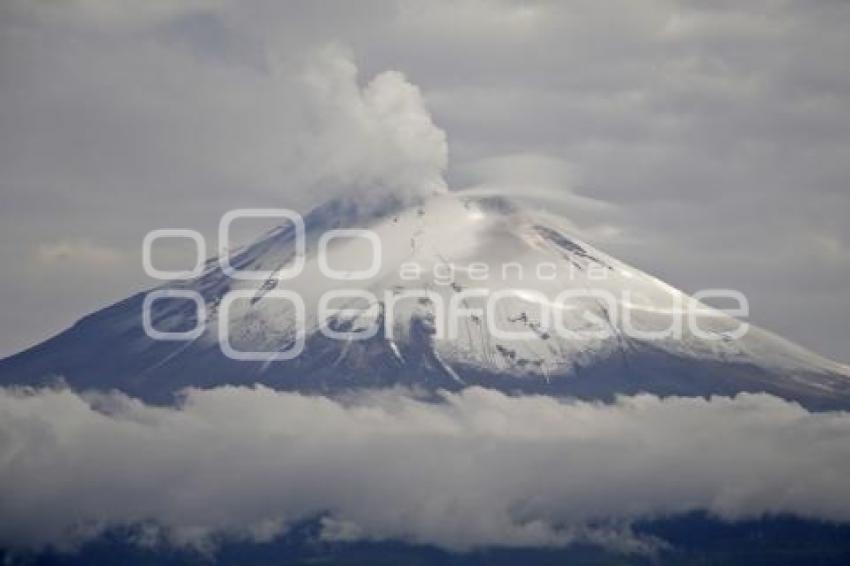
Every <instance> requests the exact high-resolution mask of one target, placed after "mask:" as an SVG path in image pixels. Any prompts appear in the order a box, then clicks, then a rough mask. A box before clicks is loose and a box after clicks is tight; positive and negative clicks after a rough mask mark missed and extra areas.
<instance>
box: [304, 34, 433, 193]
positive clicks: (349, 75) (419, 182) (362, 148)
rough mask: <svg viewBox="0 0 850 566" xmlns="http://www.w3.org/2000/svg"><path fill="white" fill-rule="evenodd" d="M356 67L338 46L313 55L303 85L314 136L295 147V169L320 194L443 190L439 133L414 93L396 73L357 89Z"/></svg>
mask: <svg viewBox="0 0 850 566" xmlns="http://www.w3.org/2000/svg"><path fill="white" fill-rule="evenodd" d="M357 74H358V73H357V67H356V65H355V64H354V61H353V59H352V57H351V55H350V54H348V53H347V52H346V51H345V50H343V49H341V48H339V47H328V48H325V49H323V50H320V51H319V52H318V54H317V55H316V56H315V57H313V58H312V60H311V62H310V64H309V65H308V67H307V70H306V71H305V72H304V73H303V76H302V80H303V83H304V84H305V85H306V88H307V94H308V96H309V97H310V104H309V105H308V112H310V118H311V124H310V127H309V128H308V129H309V130H313V131H314V132H315V133H314V134H312V135H306V136H305V137H304V139H303V141H302V147H303V156H302V157H303V159H305V160H306V162H303V163H301V167H302V168H303V169H305V170H307V171H310V172H315V174H316V175H317V176H318V180H319V184H320V185H323V186H324V187H325V188H326V189H327V190H330V191H339V190H340V189H341V188H343V189H345V190H346V191H348V192H351V191H352V190H353V191H357V192H358V193H359V194H360V195H367V196H372V197H375V196H378V197H384V196H386V195H387V194H392V195H394V196H397V197H400V198H402V199H404V200H409V199H411V198H418V197H426V196H428V195H430V194H431V193H433V192H435V191H445V190H446V183H445V181H444V179H443V174H444V173H445V170H446V167H447V164H448V145H447V143H446V135H445V132H443V130H441V129H440V128H438V127H437V126H436V125H435V124H434V122H433V121H432V119H431V115H430V113H429V112H428V110H427V108H426V107H425V101H424V99H423V97H422V94H421V92H420V91H419V88H418V87H416V86H415V85H413V84H411V83H410V82H408V80H407V79H406V78H405V76H404V75H403V74H402V73H400V72H398V71H386V72H383V73H380V74H379V75H377V76H376V77H374V78H373V79H372V80H371V81H369V82H368V84H366V86H365V87H363V88H361V87H360V86H359V85H358V82H357V78H358V77H357Z"/></svg>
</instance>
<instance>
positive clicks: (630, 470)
mask: <svg viewBox="0 0 850 566" xmlns="http://www.w3.org/2000/svg"><path fill="white" fill-rule="evenodd" d="M848 477H850V414H847V413H818V414H816V413H809V412H807V411H806V410H804V409H802V408H801V407H799V406H797V405H795V404H791V403H787V402H784V401H781V400H779V399H776V398H773V397H770V396H766V395H741V396H739V397H736V398H734V399H729V398H714V399H712V400H710V401H706V400H703V399H685V398H672V399H666V400H662V399H658V398H656V397H653V396H638V397H632V398H623V399H621V400H620V401H619V402H618V403H617V404H615V405H602V404H592V403H584V402H564V401H558V400H556V399H553V398H547V397H509V396H505V395H503V394H501V393H498V392H495V391H490V390H485V389H480V388H471V389H467V390H465V391H463V392H461V393H457V394H449V393H447V394H445V395H444V400H443V402H440V403H429V402H425V401H422V400H418V399H416V398H415V397H414V396H411V394H410V393H409V392H405V391H398V390H392V391H382V392H368V393H363V394H359V395H358V396H357V397H356V398H353V399H349V400H346V401H345V402H339V401H334V400H330V399H328V398H323V397H310V396H302V395H299V394H293V393H284V392H276V391H272V390H270V389H266V388H263V387H256V388H253V389H251V388H236V387H222V388H217V389H213V390H206V391H201V390H189V391H188V392H187V393H186V397H185V400H184V402H183V403H182V404H181V405H180V406H179V407H176V408H175V407H155V406H147V405H144V404H142V403H140V402H138V401H136V400H132V399H129V398H126V397H124V396H121V395H119V394H112V395H98V396H79V395H77V394H75V393H73V392H71V391H67V390H40V391H31V390H30V391H25V390H13V389H3V390H2V391H0V545H3V546H13V547H39V546H41V545H45V544H56V545H65V546H67V545H73V544H74V543H75V542H79V541H80V540H82V539H85V538H86V537H90V536H94V535H96V534H97V533H98V532H99V531H100V530H101V529H103V528H105V527H109V526H117V525H126V524H132V523H135V522H147V523H150V522H155V523H157V524H158V525H160V526H161V527H162V528H163V530H162V533H163V534H165V536H167V537H169V538H170V539H171V540H172V541H174V542H177V543H184V544H203V543H204V542H205V541H206V540H208V539H207V536H208V535H210V534H213V533H218V534H228V535H231V536H247V537H249V538H250V537H253V538H258V539H266V538H268V537H270V536H274V535H275V534H277V533H280V532H281V531H282V530H284V529H285V528H286V525H287V524H291V523H292V522H294V521H298V520H302V519H308V518H315V517H316V516H317V515H319V514H326V515H325V517H326V519H325V521H324V527H325V532H324V536H325V537H331V538H333V537H336V538H347V539H367V538H368V539H402V540H408V541H416V542H422V543H433V544H437V545H440V546H443V547H446V548H451V549H461V550H462V549H467V548H471V547H475V546H478V545H532V546H534V545H558V544H567V543H569V542H570V540H573V539H574V537H575V536H576V535H577V534H579V533H582V532H585V533H586V532H587V531H586V530H583V529H584V528H585V527H586V525H588V524H589V523H591V522H598V521H603V522H607V523H606V524H609V525H623V524H627V523H628V521H629V520H630V519H634V518H638V517H655V516H660V515H666V514H675V513H682V512H687V511H690V510H696V509H703V510H708V511H709V512H712V513H714V514H716V515H718V516H720V517H722V518H725V519H730V520H734V519H739V518H746V517H756V516H759V515H762V514H765V513H794V514H797V515H800V516H803V517H810V518H820V519H827V520H837V521H847V520H850V483H848V481H847V478H848Z"/></svg>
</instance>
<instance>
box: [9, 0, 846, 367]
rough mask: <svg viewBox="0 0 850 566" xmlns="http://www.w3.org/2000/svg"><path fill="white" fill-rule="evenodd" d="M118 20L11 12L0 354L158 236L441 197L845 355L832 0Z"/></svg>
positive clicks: (122, 11)
mask: <svg viewBox="0 0 850 566" xmlns="http://www.w3.org/2000/svg"><path fill="white" fill-rule="evenodd" d="M116 6H117V4H115V5H112V4H110V3H108V2H100V1H97V0H78V1H73V2H63V3H50V2H45V3H38V2H26V1H22V0H13V1H11V2H4V3H3V4H2V7H0V131H2V134H0V171H2V172H3V173H2V176H0V196H2V206H0V230H2V234H0V235H1V236H2V238H0V264H1V265H3V266H4V267H3V285H2V287H0V302H2V304H3V307H4V308H3V315H2V317H3V318H2V324H0V329H2V330H0V352H3V353H12V352H14V351H16V350H17V349H20V348H22V347H24V346H27V345H30V344H32V343H35V342H37V341H39V340H41V339H43V338H45V337H47V335H48V334H50V333H52V332H55V331H58V330H61V329H63V328H65V327H67V326H68V325H70V324H71V323H72V322H73V321H74V320H75V319H77V318H78V317H80V316H81V315H83V314H85V313H87V312H90V311H92V310H95V309H97V308H99V307H102V306H104V305H106V304H108V303H109V302H111V301H114V300H117V299H120V298H123V297H125V296H126V295H128V294H129V293H130V292H131V291H134V290H136V289H138V288H140V287H144V286H146V285H147V284H148V282H147V281H146V280H145V278H144V276H143V274H142V270H141V262H140V253H139V250H140V245H141V241H142V238H143V236H144V234H145V233H146V232H147V231H148V230H150V229H153V228H160V227H186V228H194V229H198V230H200V231H202V232H203V233H205V234H207V235H212V234H213V232H214V229H215V226H216V223H217V221H218V218H219V216H220V215H221V213H222V212H223V211H225V210H227V209H229V208H233V207H253V206H287V207H290V208H296V209H299V210H304V209H306V208H308V207H310V206H312V205H315V204H317V203H318V202H320V201H321V200H324V199H326V198H328V197H330V196H331V195H333V194H339V193H344V192H350V191H351V190H361V191H362V190H364V189H368V188H370V187H382V188H384V189H385V188H387V187H393V188H396V189H398V190H399V191H402V192H404V193H409V192H411V191H413V192H416V191H419V190H423V189H422V188H423V187H428V189H425V190H430V188H431V187H438V186H440V185H441V184H442V183H443V181H445V183H446V184H447V185H448V186H449V187H450V188H453V189H457V188H464V187H469V186H481V185H484V186H486V187H491V188H492V187H497V188H499V189H508V190H511V191H514V192H516V193H518V194H523V193H526V194H527V193H530V192H534V193H535V194H538V193H540V192H545V193H546V194H547V195H550V194H551V195H553V196H548V197H547V198H548V199H549V204H548V206H550V207H554V206H559V207H560V209H561V210H562V211H563V212H564V213H565V214H566V215H568V216H569V217H570V218H571V219H572V221H573V222H574V223H575V224H577V225H578V226H580V227H581V228H582V229H583V230H584V232H585V233H584V235H585V236H587V237H588V238H589V239H591V240H592V241H593V243H595V244H596V245H598V246H599V247H601V248H602V249H605V250H606V251H609V252H611V253H613V254H614V255H616V256H618V257H620V258H621V259H623V260H625V261H627V262H630V263H632V264H634V265H636V266H637V267H640V268H642V269H644V270H646V271H648V272H650V273H652V274H654V275H657V276H659V277H661V278H662V279H665V280H667V281H668V282H670V283H671V284H673V285H675V286H678V287H681V288H684V289H685V290H696V289H700V288H706V287H718V286H720V287H731V288H738V289H740V290H742V291H744V292H745V293H746V294H747V295H748V296H749V298H750V304H751V306H752V309H753V311H754V312H753V315H754V317H753V318H754V320H755V322H757V323H761V324H763V325H764V326H766V327H767V328H770V329H772V330H775V331H777V332H779V333H780V334H783V335H785V336H787V337H789V338H791V339H793V340H796V341H799V342H801V343H803V344H804V345H807V346H809V347H812V348H814V349H815V350H817V351H819V352H822V353H825V354H827V355H830V356H832V357H833V358H836V359H839V360H841V361H844V362H847V361H850V359H848V357H847V353H846V346H847V337H848V336H850V295H848V293H847V292H846V291H847V281H848V280H850V252H848V249H850V246H848V244H850V223H848V222H847V215H848V212H850V189H848V185H847V183H848V172H850V166H849V165H848V164H850V72H848V71H850V68H848V65H850V64H848V58H847V53H850V34H847V31H846V30H847V26H848V23H850V4H848V3H846V2H837V1H836V2H833V1H828V0H825V1H820V2H805V3H803V2H790V1H778V0H777V1H764V2H763V1H758V0H757V1H754V2H747V3H739V2H711V3H703V2H667V1H655V2H639V3H638V2H630V1H625V0H624V1H622V2H616V1H615V2H606V3H599V2H595V1H590V0H588V1H573V2H562V3H561V2H559V3H548V2H540V3H533V2H532V3H529V2H523V3H514V2H483V1H482V2H478V1H464V2H457V3H420V2H404V1H393V2H389V1H387V2H385V1H365V2H358V3H356V4H355V3H344V2H340V3H325V2H321V3H314V2H287V3H280V2H272V1H262V0H259V1H257V0H250V1H248V2H239V3H230V2H188V3H180V4H179V7H178V5H177V4H172V3H139V4H136V5H125V6H122V7H121V8H117V7H116ZM399 73H403V75H402V74H399ZM414 85H416V86H414ZM446 140H447V141H446ZM538 196H539V195H538ZM557 197H568V198H564V199H563V200H558V198H557ZM51 250H52V251H53V252H57V251H59V252H61V253H46V252H50V251H51ZM107 251H108V253H106V252H107ZM75 253H77V254H79V256H80V257H79V261H44V259H45V257H47V256H49V257H51V258H59V257H61V258H66V259H67V258H71V257H72V256H73V254H75ZM107 258H110V259H109V260H108V261H104V260H106V259H107ZM86 259H88V261H86ZM94 260H97V261H94Z"/></svg>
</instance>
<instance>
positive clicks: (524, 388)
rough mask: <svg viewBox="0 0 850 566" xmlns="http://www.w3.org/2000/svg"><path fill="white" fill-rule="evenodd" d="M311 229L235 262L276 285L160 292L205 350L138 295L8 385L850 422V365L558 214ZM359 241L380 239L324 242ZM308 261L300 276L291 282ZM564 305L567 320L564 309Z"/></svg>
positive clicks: (380, 219)
mask: <svg viewBox="0 0 850 566" xmlns="http://www.w3.org/2000/svg"><path fill="white" fill-rule="evenodd" d="M303 223H304V230H303V236H304V237H303V238H302V239H301V244H303V248H304V249H303V254H301V250H300V247H301V246H300V245H299V241H298V240H299V235H300V232H299V231H298V230H297V229H296V225H295V224H294V223H293V222H289V221H287V222H285V223H283V224H282V225H281V226H279V227H278V228H276V229H274V230H272V231H271V232H268V233H267V234H265V235H264V236H262V237H261V238H260V239H258V240H257V241H256V242H254V243H253V244H251V245H248V246H245V247H243V248H241V249H237V250H234V251H232V252H228V254H227V260H228V261H227V262H226V265H227V264H229V265H230V266H232V267H233V268H235V269H238V270H240V271H241V272H247V271H251V272H254V274H255V275H257V274H263V273H265V275H261V276H260V277H259V278H252V279H242V278H238V277H235V276H234V274H233V273H231V272H230V271H229V270H228V269H226V268H225V267H223V266H222V264H221V262H219V260H218V259H217V258H213V259H210V260H208V261H206V263H205V264H204V267H203V271H202V272H201V273H200V275H199V276H197V277H195V278H193V279H189V280H180V281H171V282H168V283H165V284H164V285H162V286H161V287H159V288H158V289H155V290H177V291H181V292H191V293H196V294H197V295H195V296H198V297H200V298H202V303H203V309H201V311H200V320H199V319H198V311H197V309H196V306H197V305H195V304H193V303H192V301H187V300H185V299H180V298H178V297H172V298H161V299H159V300H157V301H155V302H153V303H151V304H150V305H149V307H150V322H151V325H152V326H153V327H155V328H156V330H157V331H158V332H166V333H168V332H184V331H187V330H191V329H193V328H195V329H197V330H198V331H197V332H194V333H193V335H192V336H191V338H188V339H184V340H160V339H154V338H151V337H150V336H149V335H148V333H146V332H145V329H144V327H143V317H142V312H143V308H144V307H145V297H146V295H147V293H139V294H136V295H134V296H131V297H129V298H127V299H125V300H123V301H121V302H119V303H117V304H114V305H112V306H110V307H107V308H104V309H102V310H100V311H98V312H95V313H93V314H91V315H89V316H86V317H85V318H83V319H81V320H80V321H78V322H77V323H76V324H74V325H73V326H72V327H71V328H69V329H68V330H66V331H64V332H62V333H60V334H58V335H57V336H55V337H53V338H51V339H49V340H47V341H45V342H43V343H41V344H39V345H37V346H35V347H33V348H30V349H28V350H26V351H24V352H21V353H19V354H16V355H13V356H11V357H9V358H6V359H5V360H2V361H0V383H2V384H5V385H10V384H22V385H44V384H49V383H53V382H55V381H56V380H63V381H64V382H66V383H67V384H68V385H70V386H71V387H73V388H74V389H77V390H89V389H96V390H111V389H118V390H121V391H123V392H126V393H127V394H129V395H132V396H136V397H139V398H142V399H144V400H147V401H152V402H170V401H172V400H173V396H174V394H175V393H176V392H178V391H180V390H181V389H183V388H186V387H201V388H206V387H215V386H220V385H226V384H233V385H245V384H254V383H262V384H265V385H268V386H271V387H274V388H277V389H287V390H296V391H303V392H311V393H313V392H315V393H323V394H335V393H338V392H344V391H346V390H350V389H354V388H364V387H391V386H397V385H400V386H409V387H414V388H420V389H423V390H425V391H433V390H437V389H449V390H454V389H460V388H463V387H466V386H470V385H480V386H484V387H491V388H497V389H499V390H502V391H508V392H522V393H540V394H550V395H558V396H576V397H579V398H584V399H598V400H602V401H609V400H611V399H613V398H614V397H616V396H617V395H620V394H624V395H629V394H636V393H640V392H647V393H653V394H657V395H662V396H666V395H681V396H710V395H715V394H719V395H734V394H736V393H739V392H744V391H747V392H766V393H770V394H773V395H776V396H779V397H782V398H785V399H789V400H794V401H797V402H799V403H801V404H802V405H804V406H806V407H808V408H811V409H817V410H826V409H836V408H840V409H846V408H848V407H850V368H848V367H847V366H845V365H841V364H838V363H834V362H831V361H829V360H826V359H824V358H822V357H820V356H818V355H816V354H814V353H813V352H810V351H808V350H806V349H804V348H802V347H800V346H797V345H795V344H793V343H791V342H789V341H787V340H784V339H782V338H780V337H778V336H775V335H773V334H771V333H769V332H767V331H764V330H761V329H759V328H756V327H754V326H749V328H745V327H742V324H743V323H742V322H741V321H739V320H736V319H735V318H733V317H731V316H728V315H727V314H724V313H723V312H720V311H719V310H715V309H712V308H710V307H708V306H706V305H705V304H703V303H701V302H699V301H697V300H696V299H695V298H693V297H690V296H687V295H686V294H684V293H682V292H680V291H678V290H676V289H674V288H673V287H671V286H669V285H667V284H665V283H664V282H662V281H660V280H658V279H656V278H655V277H652V276H651V275H648V274H646V273H643V272H641V271H640V270H638V269H635V268H634V267H631V266H629V265H627V264H625V263H623V262H621V261H619V260H617V259H615V258H613V257H611V256H610V255H607V254H605V253H603V252H601V251H599V250H597V249H595V248H594V247H593V246H591V245H589V244H587V243H586V242H584V241H582V240H580V239H579V238H576V237H575V236H574V235H573V234H572V232H573V230H571V229H570V224H569V223H568V222H567V221H566V220H564V219H563V218H560V217H557V216H554V215H552V214H549V213H546V212H542V211H539V210H535V209H530V208H526V207H523V206H520V205H518V204H516V203H514V202H512V201H509V200H506V199H503V198H500V197H499V198H494V197H470V196H464V195H463V193H442V194H439V195H435V196H433V197H430V198H428V199H426V200H424V201H422V202H418V203H416V204H412V205H409V204H408V205H405V204H402V203H399V202H396V201H393V200H391V199H388V200H387V202H385V203H384V204H383V205H381V206H375V205H370V206H364V205H362V204H358V202H357V201H355V200H353V199H345V200H335V201H331V202H329V203H327V204H325V205H322V206H320V207H318V208H316V209H314V210H313V211H312V212H310V213H309V214H308V215H306V216H305V218H304V222H303ZM352 229H359V230H368V231H369V233H370V234H372V235H373V236H372V239H369V238H363V237H335V238H333V239H323V234H327V233H328V232H329V231H331V230H352ZM340 234H343V233H342V232H341V233H340ZM320 251H322V253H319V252H320ZM378 252H379V253H378ZM299 258H303V269H301V271H300V273H299V274H298V275H297V276H296V277H292V278H283V277H282V274H283V273H284V272H286V271H288V270H289V271H291V270H292V268H293V266H294V265H295V264H296V263H298V260H299ZM330 266H332V267H330ZM328 269H333V272H334V273H335V274H337V275H338V276H337V277H328V276H327V275H326V274H323V270H324V272H327V270H328ZM364 271H368V272H369V273H367V274H365V275H364V274H363V272H364ZM358 273H359V274H358ZM329 292H331V293H335V295H334V296H333V300H330V301H327V296H328V295H327V294H328V293H329ZM564 293H566V295H567V296H568V297H569V300H568V301H558V300H556V297H558V296H559V295H561V296H563V294H564ZM292 296H297V297H299V298H300V299H301V301H302V303H303V309H301V311H299V309H298V308H297V307H296V305H295V303H294V302H293V301H292V300H288V299H287V297H290V298H291V297H292ZM228 297H229V298H228ZM323 297H324V298H323ZM488 300H489V301H490V302H489V303H488V302H487V301H488ZM323 301H326V302H325V303H323ZM322 305H324V307H323V306H322ZM330 305H332V306H330ZM224 307H226V308H224ZM225 310H226V313H225V312H224V311H225ZM328 313H330V315H328ZM687 313H691V314H687ZM686 315H687V316H686ZM688 317H690V318H688ZM685 319H687V320H688V321H691V322H693V323H695V324H696V325H697V327H698V328H697V329H695V328H693V327H692V326H693V324H690V323H688V324H685V322H684V321H685ZM677 321H678V322H677ZM223 329H224V330H226V336H222V334H223ZM742 330H746V331H745V332H743V331H742ZM331 334H332V335H331ZM223 338H226V340H225V344H226V348H223V347H222V339H223ZM296 347H297V348H298V350H299V351H298V355H293V356H292V357H291V359H281V358H286V357H287V356H286V355H282V354H284V353H286V352H295V349H296ZM228 352H229V354H230V355H227V354H228ZM252 353H253V354H252ZM235 358H238V359H235ZM273 358H279V359H273Z"/></svg>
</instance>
